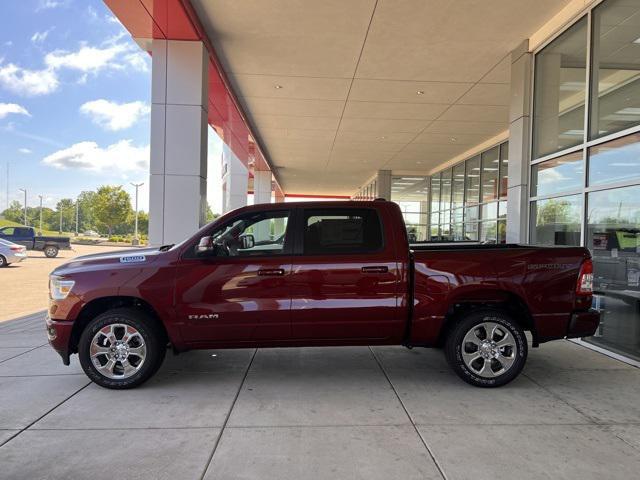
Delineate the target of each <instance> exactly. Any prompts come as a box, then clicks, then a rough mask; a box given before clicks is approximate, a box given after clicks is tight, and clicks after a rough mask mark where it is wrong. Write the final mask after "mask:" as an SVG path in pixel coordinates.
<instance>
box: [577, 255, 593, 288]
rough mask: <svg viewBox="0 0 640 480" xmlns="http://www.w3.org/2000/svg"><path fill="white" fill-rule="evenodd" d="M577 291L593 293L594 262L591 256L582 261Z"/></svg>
mask: <svg viewBox="0 0 640 480" xmlns="http://www.w3.org/2000/svg"><path fill="white" fill-rule="evenodd" d="M576 293H577V294H578V295H593V262H592V261H591V259H590V258H587V259H586V260H585V261H584V262H582V266H581V267H580V273H579V274H578V284H577V285H576Z"/></svg>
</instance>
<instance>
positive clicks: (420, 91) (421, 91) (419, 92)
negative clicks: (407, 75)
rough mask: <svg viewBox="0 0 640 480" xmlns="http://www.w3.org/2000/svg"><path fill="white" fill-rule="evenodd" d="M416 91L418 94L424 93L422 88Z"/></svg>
mask: <svg viewBox="0 0 640 480" xmlns="http://www.w3.org/2000/svg"><path fill="white" fill-rule="evenodd" d="M416 93H417V94H418V95H424V90H418V91H417V92H416Z"/></svg>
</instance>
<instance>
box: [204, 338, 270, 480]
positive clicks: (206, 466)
mask: <svg viewBox="0 0 640 480" xmlns="http://www.w3.org/2000/svg"><path fill="white" fill-rule="evenodd" d="M257 353H258V349H257V348H256V349H254V351H253V355H251V360H249V364H248V365H247V368H246V370H245V371H244V375H243V376H242V380H241V381H240V385H239V386H238V390H237V391H236V395H235V397H233V401H232V402H231V407H229V411H228V412H227V416H226V417H225V419H224V423H223V424H222V428H221V429H220V433H219V434H218V437H217V438H216V441H215V443H214V444H213V450H212V451H211V455H209V458H208V459H207V463H206V464H205V466H204V469H203V470H202V474H201V475H200V480H204V477H205V475H206V474H207V470H209V467H210V466H211V462H213V456H214V455H215V454H216V450H217V449H218V445H220V441H221V440H222V435H223V434H224V430H225V428H226V427H227V423H229V418H231V413H232V412H233V409H234V408H235V406H236V402H237V401H238V397H239V396H240V392H241V391H242V387H243V386H244V382H245V381H246V380H247V376H248V375H249V370H251V365H253V360H254V359H255V358H256V355H257Z"/></svg>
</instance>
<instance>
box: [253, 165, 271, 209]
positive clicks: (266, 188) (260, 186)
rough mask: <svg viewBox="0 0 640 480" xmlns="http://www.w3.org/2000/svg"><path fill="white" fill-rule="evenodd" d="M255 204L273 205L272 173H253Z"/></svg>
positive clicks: (258, 171)
mask: <svg viewBox="0 0 640 480" xmlns="http://www.w3.org/2000/svg"><path fill="white" fill-rule="evenodd" d="M253 203H254V204H256V203H271V172H270V171H268V170H267V171H262V170H255V171H254V172H253Z"/></svg>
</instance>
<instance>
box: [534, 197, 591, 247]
mask: <svg viewBox="0 0 640 480" xmlns="http://www.w3.org/2000/svg"><path fill="white" fill-rule="evenodd" d="M581 207H582V195H571V196H567V197H558V198H550V199H548V200H538V201H537V202H533V203H532V204H531V243H533V244H537V245H580V224H581V221H580V216H581V210H582V208H581Z"/></svg>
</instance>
